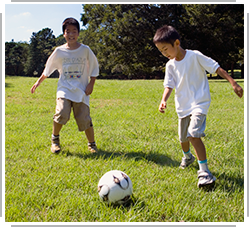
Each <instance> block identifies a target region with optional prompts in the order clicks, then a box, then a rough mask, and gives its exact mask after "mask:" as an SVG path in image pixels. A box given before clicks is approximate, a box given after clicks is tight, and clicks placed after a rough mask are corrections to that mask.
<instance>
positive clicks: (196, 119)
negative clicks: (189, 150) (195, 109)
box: [178, 113, 206, 143]
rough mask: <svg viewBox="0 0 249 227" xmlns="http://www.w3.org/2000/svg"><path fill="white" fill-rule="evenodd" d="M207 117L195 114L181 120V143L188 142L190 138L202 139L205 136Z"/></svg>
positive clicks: (179, 130) (179, 127)
mask: <svg viewBox="0 0 249 227" xmlns="http://www.w3.org/2000/svg"><path fill="white" fill-rule="evenodd" d="M205 128H206V115H205V114H201V113H194V114H192V115H189V116H187V117H185V118H180V119H179V125H178V133H179V140H180V142H181V143H184V142H187V141H188V137H194V138H201V137H204V136H205V133H204V131H205Z"/></svg>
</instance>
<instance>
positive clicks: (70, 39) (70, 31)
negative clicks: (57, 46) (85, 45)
mask: <svg viewBox="0 0 249 227" xmlns="http://www.w3.org/2000/svg"><path fill="white" fill-rule="evenodd" d="M63 36H64V38H65V39H66V41H67V43H69V44H74V43H76V42H77V39H78V37H79V31H78V29H77V28H76V27H75V26H74V25H71V24H69V25H68V26H67V27H66V29H65V31H64V34H63Z"/></svg>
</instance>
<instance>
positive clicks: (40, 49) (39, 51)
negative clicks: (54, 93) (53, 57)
mask: <svg viewBox="0 0 249 227" xmlns="http://www.w3.org/2000/svg"><path fill="white" fill-rule="evenodd" d="M55 45H56V41H55V36H54V35H53V31H52V30H51V29H50V28H45V29H42V30H41V31H39V32H37V33H35V32H34V33H33V34H32V37H31V39H30V45H29V56H28V59H27V63H26V65H25V72H26V74H27V75H28V76H36V75H37V76H40V74H41V73H42V72H43V70H44V67H45V64H46V61H47V59H48V57H49V55H50V54H51V53H52V51H53V47H54V46H55Z"/></svg>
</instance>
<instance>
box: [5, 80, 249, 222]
mask: <svg viewBox="0 0 249 227" xmlns="http://www.w3.org/2000/svg"><path fill="white" fill-rule="evenodd" d="M35 81H36V78H22V77H6V80H5V82H6V83H5V90H6V99H5V102H6V103H5V147H6V149H5V182H6V183H5V184H6V185H5V186H6V188H5V192H6V194H5V220H6V222H41V221H42V222H95V221H98V222H180V221H181V222H182V221H184V222H243V221H244V100H243V98H242V99H239V98H238V97H237V96H236V95H235V94H234V92H233V90H232V87H231V86H230V84H229V83H227V82H225V81H223V80H219V81H217V80H216V81H209V83H210V91H211V97H212V103H211V107H210V109H209V113H208V118H207V128H206V137H205V138H204V139H203V141H204V143H205V145H206V149H207V156H208V162H209V168H210V170H211V171H212V173H213V174H214V175H215V176H216V177H217V183H216V187H215V189H214V190H213V191H209V192H206V191H204V190H200V189H198V188H197V170H198V164H197V162H195V163H194V164H193V165H192V166H190V167H189V168H188V169H185V170H182V169H180V168H179V167H178V166H179V164H180V161H181V158H182V153H181V149H180V145H179V142H178V135H177V123H178V119H177V115H176V112H175V106H174V97H173V95H172V96H171V97H170V100H169V103H168V108H167V111H166V113H165V114H161V113H159V111H158V105H159V103H160V100H161V96H162V92H163V85H162V81H160V80H159V81H157V80H151V81H146V80H137V81H133V80H131V81H118V80H97V81H96V85H95V88H94V92H93V94H92V96H91V116H92V119H93V124H94V129H95V136H96V142H97V145H98V148H99V150H100V152H99V153H98V154H91V153H89V152H88V150H87V140H86V137H85V135H84V133H80V132H78V130H77V126H76V123H75V120H74V118H73V115H72V116H71V120H70V121H69V122H68V124H67V125H66V126H64V127H63V128H62V131H61V145H62V152H61V153H60V154H58V155H54V154H52V153H51V152H50V138H51V133H52V121H53V120H52V117H53V114H54V110H55V95H56V87H57V79H46V80H45V81H44V82H43V84H42V85H41V86H40V87H39V88H38V89H37V91H36V93H35V94H33V95H31V94H30V88H31V86H32V85H33V83H34V82H35ZM239 84H240V85H241V86H242V87H243V81H242V80H240V81H239ZM192 151H193V149H192ZM114 169H119V170H122V171H124V172H126V173H127V174H128V175H129V176H130V178H131V180H132V182H133V189H134V198H133V203H131V204H130V205H128V206H120V207H113V206H107V205H106V204H104V203H103V202H101V201H100V198H99V195H98V192H97V184H98V181H99V179H100V177H101V176H102V175H103V174H104V173H105V172H107V171H109V170H114Z"/></svg>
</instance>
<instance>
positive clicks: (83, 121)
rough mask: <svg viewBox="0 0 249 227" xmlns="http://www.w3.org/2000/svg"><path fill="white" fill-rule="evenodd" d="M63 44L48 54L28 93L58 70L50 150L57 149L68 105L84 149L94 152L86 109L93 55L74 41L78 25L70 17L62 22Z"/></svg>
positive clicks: (94, 72)
mask: <svg viewBox="0 0 249 227" xmlns="http://www.w3.org/2000/svg"><path fill="white" fill-rule="evenodd" d="M62 30H63V36H64V37H65V39H66V44H64V45H62V46H59V47H57V48H56V49H55V50H54V51H53V53H52V54H51V55H50V56H49V58H48V60H47V63H46V67H45V69H44V71H43V73H42V75H41V77H40V78H39V79H38V80H37V82H36V83H35V84H34V85H33V86H32V88H31V93H34V92H35V90H36V88H37V87H38V86H39V85H40V84H41V83H42V81H44V80H45V79H46V78H47V77H49V76H50V75H51V74H52V73H53V72H54V71H55V70H58V71H59V74H60V77H59V80H58V86H57V94H56V96H57V97H56V111H55V115H54V121H53V134H52V145H51V151H52V153H59V152H60V150H61V147H60V139H59V133H60V131H61V128H62V126H63V125H65V124H66V123H67V121H68V120H69V118H70V113H71V109H73V112H74V118H75V120H76V122H77V125H78V129H79V131H85V134H86V137H87V139H88V149H89V150H90V151H91V152H92V153H95V152H97V146H96V144H95V139H94V130H93V125H92V119H91V117H90V109H89V95H90V94H91V93H92V91H93V87H94V83H95V79H96V77H97V76H98V74H99V65H98V61H97V58H96V57H95V55H94V54H93V52H92V51H91V49H90V48H89V47H88V46H86V45H83V44H80V43H78V41H77V39H78V37H79V31H80V25H79V22H78V21H77V20H75V19H74V18H67V19H65V20H64V22H63V24H62Z"/></svg>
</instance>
